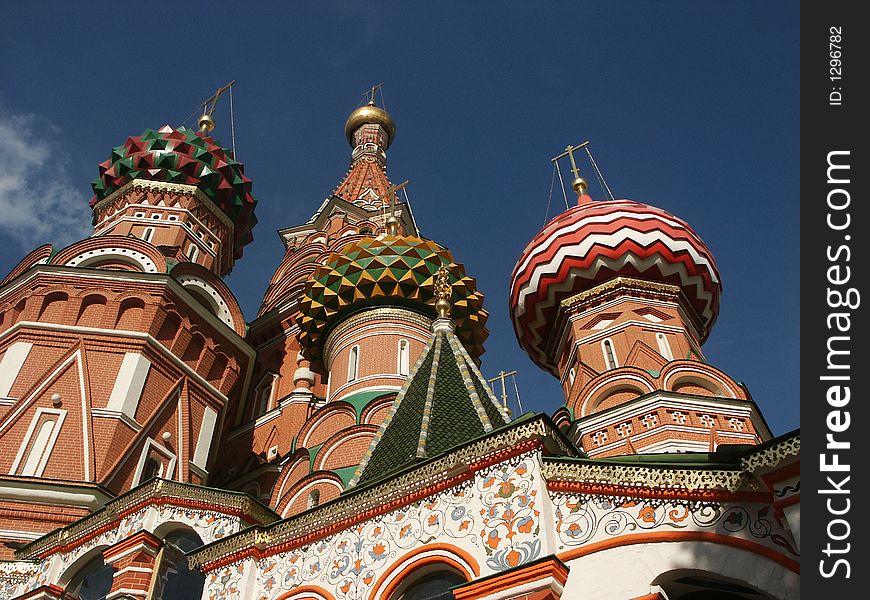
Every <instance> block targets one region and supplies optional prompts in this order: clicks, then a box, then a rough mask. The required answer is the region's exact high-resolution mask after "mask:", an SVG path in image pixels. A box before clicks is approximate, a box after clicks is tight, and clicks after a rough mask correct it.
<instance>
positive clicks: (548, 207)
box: [544, 163, 556, 225]
mask: <svg viewBox="0 0 870 600" xmlns="http://www.w3.org/2000/svg"><path fill="white" fill-rule="evenodd" d="M555 183H556V163H553V176H552V177H551V178H550V193H549V194H548V195H547V212H545V213H544V225H546V224H547V218H548V217H549V216H550V201H551V200H552V199H553V185H554V184H555Z"/></svg>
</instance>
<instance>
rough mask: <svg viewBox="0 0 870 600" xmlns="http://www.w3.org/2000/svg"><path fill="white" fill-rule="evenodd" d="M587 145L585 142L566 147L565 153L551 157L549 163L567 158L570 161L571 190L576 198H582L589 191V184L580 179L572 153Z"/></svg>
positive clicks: (587, 142) (578, 169)
mask: <svg viewBox="0 0 870 600" xmlns="http://www.w3.org/2000/svg"><path fill="white" fill-rule="evenodd" d="M588 145H589V141H588V140H587V141H585V142H583V143H582V144H578V145H577V146H571V145H569V146H567V147H566V148H565V151H564V152H563V153H562V154H560V155H559V156H555V157H553V158H552V159H550V160H551V162H555V161H557V160H559V159H560V158H564V157H565V156H567V157H568V158H570V159H571V173H573V174H574V181H572V182H571V189H572V190H574V193H576V194H577V195H578V196H581V197H582V196H584V195H585V194H586V190H587V189H589V184H588V183H586V180H585V179H583V178H582V177H580V167H578V166H577V161H575V160H574V151H575V150H580V149H581V148H585V147H586V146H588Z"/></svg>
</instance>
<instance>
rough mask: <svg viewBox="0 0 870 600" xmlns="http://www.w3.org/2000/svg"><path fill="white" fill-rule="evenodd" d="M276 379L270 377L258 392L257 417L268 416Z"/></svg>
mask: <svg viewBox="0 0 870 600" xmlns="http://www.w3.org/2000/svg"><path fill="white" fill-rule="evenodd" d="M273 382H274V379H272V378H271V377H269V378H268V379H266V381H264V382H263V383H262V385H261V386H260V388H259V389H258V390H257V414H256V415H254V416H255V417H259V416H260V415H263V414H266V413H267V412H268V411H269V400H270V399H271V398H272V383H273Z"/></svg>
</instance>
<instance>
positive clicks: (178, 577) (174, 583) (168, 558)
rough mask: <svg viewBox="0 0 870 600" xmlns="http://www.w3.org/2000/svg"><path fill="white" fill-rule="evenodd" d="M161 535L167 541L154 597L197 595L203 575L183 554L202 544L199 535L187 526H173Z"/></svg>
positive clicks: (169, 599) (168, 599)
mask: <svg viewBox="0 0 870 600" xmlns="http://www.w3.org/2000/svg"><path fill="white" fill-rule="evenodd" d="M164 539H165V542H166V543H165V545H164V547H163V557H162V560H161V561H160V567H159V570H158V580H157V582H156V584H155V586H154V591H155V593H154V596H153V598H154V599H155V600H175V599H177V598H200V597H201V596H202V589H203V587H204V586H205V575H204V574H203V573H200V572H199V571H194V570H191V569H190V568H189V566H188V564H187V556H186V555H185V554H186V553H187V552H190V551H191V550H194V549H196V548H200V547H201V546H202V545H203V542H202V539H201V538H200V537H199V536H198V535H197V534H196V533H195V532H193V531H189V530H186V529H178V530H175V531H173V532H171V533H169V534H168V535H167V536H166V537H165V538H164Z"/></svg>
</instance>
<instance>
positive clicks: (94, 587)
mask: <svg viewBox="0 0 870 600" xmlns="http://www.w3.org/2000/svg"><path fill="white" fill-rule="evenodd" d="M111 589H112V567H111V566H110V565H107V564H106V563H105V562H104V561H103V555H102V554H100V555H98V556H95V557H94V558H93V559H92V560H91V561H90V562H88V563H87V564H86V565H85V566H83V567H82V568H81V569H80V570H79V572H78V573H76V575H75V577H73V578H72V580H71V581H70V582H69V585H67V586H66V590H65V592H66V594H65V596H68V597H72V598H79V600H103V598H105V597H106V594H108V593H109V590H111Z"/></svg>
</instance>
